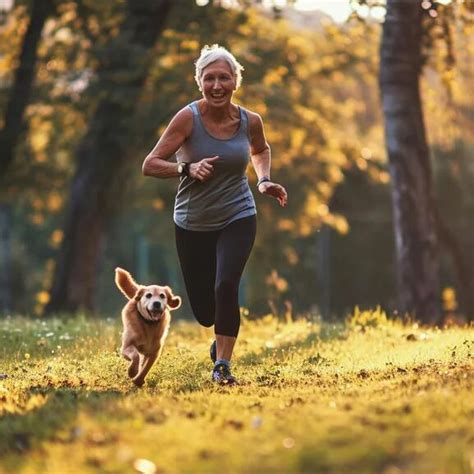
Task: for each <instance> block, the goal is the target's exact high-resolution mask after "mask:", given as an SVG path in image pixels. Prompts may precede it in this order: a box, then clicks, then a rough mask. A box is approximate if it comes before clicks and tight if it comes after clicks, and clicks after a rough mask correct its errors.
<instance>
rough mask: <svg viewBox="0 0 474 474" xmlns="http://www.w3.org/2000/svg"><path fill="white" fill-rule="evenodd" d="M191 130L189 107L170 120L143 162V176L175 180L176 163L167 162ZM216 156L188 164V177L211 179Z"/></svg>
mask: <svg viewBox="0 0 474 474" xmlns="http://www.w3.org/2000/svg"><path fill="white" fill-rule="evenodd" d="M192 129H193V112H192V110H191V109H190V108H189V107H185V108H184V109H181V110H180V111H179V112H178V113H177V114H176V115H175V116H174V117H173V119H172V120H171V122H170V123H169V125H168V127H167V128H166V130H165V131H164V133H163V135H162V136H161V138H160V139H159V140H158V143H157V144H156V145H155V147H154V148H153V150H151V152H150V153H149V154H148V156H147V157H146V158H145V161H144V162H143V166H142V171H143V174H144V175H145V176H153V177H155V178H176V177H178V176H180V174H179V172H178V163H170V162H169V161H168V160H169V159H170V158H171V156H172V155H173V154H174V153H176V151H177V150H179V148H180V147H181V145H182V144H183V143H184V141H185V140H186V139H187V138H188V137H189V136H190V135H191V132H192ZM218 159H219V157H218V156H213V157H209V158H204V159H202V160H201V161H198V162H197V163H190V165H189V170H188V172H189V176H190V177H191V178H193V179H197V180H199V181H207V180H208V179H210V178H211V177H212V173H213V171H214V167H213V165H212V163H213V162H214V161H216V160H218Z"/></svg>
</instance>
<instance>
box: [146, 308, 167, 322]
mask: <svg viewBox="0 0 474 474" xmlns="http://www.w3.org/2000/svg"><path fill="white" fill-rule="evenodd" d="M145 309H146V312H147V314H148V317H149V318H150V320H151V321H159V320H160V319H161V317H162V316H163V311H150V310H149V309H148V308H145Z"/></svg>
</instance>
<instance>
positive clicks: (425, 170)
mask: <svg viewBox="0 0 474 474" xmlns="http://www.w3.org/2000/svg"><path fill="white" fill-rule="evenodd" d="M422 14H423V11H422V8H421V5H420V3H419V2H404V1H403V2H401V1H400V0H388V2H387V13H386V19H385V23H384V26H383V35H382V43H381V50H380V56H381V59H380V76H379V80H380V92H381V97H382V103H383V111H384V115H385V136H386V145H387V151H388V157H389V162H390V164H389V167H390V174H391V180H392V198H393V211H394V226H395V242H396V254H397V282H398V291H399V299H400V310H401V312H403V313H410V314H413V315H415V316H416V317H417V318H419V319H420V320H421V321H423V322H425V323H437V322H438V321H439V315H440V310H439V304H438V298H439V246H438V235H437V226H436V206H435V202H434V194H433V184H432V173H431V164H430V154H429V150H428V145H427V140H426V134H425V126H424V122H423V113H422V105H421V98H420V84H419V79H420V73H421V70H422V57H421V45H422V41H421V40H422Z"/></svg>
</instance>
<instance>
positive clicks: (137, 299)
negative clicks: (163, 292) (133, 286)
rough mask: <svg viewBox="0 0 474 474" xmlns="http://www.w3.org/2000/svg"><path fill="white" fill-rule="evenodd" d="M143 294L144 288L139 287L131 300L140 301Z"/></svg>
mask: <svg viewBox="0 0 474 474" xmlns="http://www.w3.org/2000/svg"><path fill="white" fill-rule="evenodd" d="M143 293H145V288H143V287H141V288H138V290H137V292H136V293H135V296H134V297H133V299H134V300H135V301H140V300H141V298H142V296H143Z"/></svg>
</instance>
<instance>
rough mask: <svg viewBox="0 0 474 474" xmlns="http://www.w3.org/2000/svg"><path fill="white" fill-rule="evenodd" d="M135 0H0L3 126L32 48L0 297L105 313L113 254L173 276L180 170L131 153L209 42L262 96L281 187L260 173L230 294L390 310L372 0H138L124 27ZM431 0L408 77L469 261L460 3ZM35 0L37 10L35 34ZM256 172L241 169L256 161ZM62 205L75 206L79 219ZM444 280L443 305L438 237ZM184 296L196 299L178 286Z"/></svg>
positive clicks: (468, 157)
mask: <svg viewBox="0 0 474 474" xmlns="http://www.w3.org/2000/svg"><path fill="white" fill-rule="evenodd" d="M141 3H143V4H147V3H149V2H129V3H128V5H127V2H125V1H116V2H109V1H97V0H96V1H88V0H78V1H59V0H58V1H42V2H27V1H15V2H13V3H12V4H11V5H10V6H9V8H7V9H4V10H2V16H1V18H0V25H1V29H0V112H1V113H0V129H1V128H3V132H5V128H6V126H7V118H8V110H9V104H11V99H12V97H13V96H14V94H15V91H16V90H17V89H18V80H17V79H18V75H17V71H18V69H19V65H20V64H21V62H22V60H24V59H25V58H24V56H23V54H28V53H29V54H30V57H31V58H33V61H32V62H31V61H30V63H29V66H28V67H27V68H26V73H25V77H26V80H28V78H30V80H31V84H32V85H31V91H30V93H29V95H28V97H27V98H28V103H27V104H26V105H25V108H24V113H23V114H22V117H21V120H20V121H19V122H17V123H19V124H20V125H21V129H20V133H19V134H18V136H19V139H18V141H17V143H16V146H15V148H14V156H13V157H12V159H11V160H10V161H9V159H8V157H6V156H5V155H4V156H2V160H1V161H2V163H6V162H7V161H9V163H10V164H9V166H8V168H7V167H4V166H3V165H2V170H1V173H0V178H1V187H0V235H1V244H0V245H1V246H0V266H1V271H0V279H1V282H0V283H1V285H0V288H1V290H0V313H1V314H2V315H7V314H29V315H35V316H41V315H44V314H47V313H48V312H56V311H78V310H86V311H88V312H92V313H95V314H101V315H106V316H113V317H116V315H117V313H118V310H119V308H120V307H121V306H122V304H123V299H122V296H121V295H120V294H119V292H118V291H117V289H116V288H115V285H114V282H113V270H114V268H115V267H116V266H121V267H124V268H126V269H128V270H129V271H131V272H132V273H133V274H134V275H135V277H136V279H137V280H138V281H139V282H144V283H145V282H150V283H151V282H157V283H167V284H169V285H170V286H172V287H173V289H174V290H175V293H178V294H181V295H184V293H185V292H184V286H183V283H182V280H181V275H180V272H179V266H178V262H177V259H176V252H175V248H174V229H173V222H172V209H173V201H174V195H175V191H176V186H177V182H176V180H155V179H151V178H144V177H143V176H142V174H141V164H142V161H143V159H144V157H145V156H146V154H147V153H148V152H149V151H150V150H151V148H152V147H153V145H154V144H155V143H156V141H157V139H158V138H159V136H160V133H162V131H163V130H164V127H165V126H166V124H167V123H168V122H169V120H170V119H171V117H172V116H173V115H174V114H175V113H176V112H177V111H178V110H179V109H180V108H181V107H183V106H185V105H186V104H187V103H189V102H191V101H192V100H195V99H197V98H198V97H199V91H198V89H197V87H196V84H195V82H194V79H193V74H194V64H193V63H194V61H195V60H196V58H197V57H198V56H199V52H200V49H201V48H202V47H203V46H204V45H205V44H213V43H219V44H221V45H223V46H226V47H228V48H229V49H230V50H231V51H232V52H233V53H234V55H235V56H236V57H237V59H238V60H239V61H240V62H241V63H242V64H243V65H244V67H245V71H244V81H243V85H242V87H241V89H240V90H239V91H238V93H237V94H236V102H237V103H240V104H242V105H244V106H245V107H247V108H249V109H251V110H254V111H256V112H258V113H259V114H261V115H262V117H263V119H264V123H265V126H266V133H267V138H268V141H269V143H270V145H271V147H272V155H273V162H272V176H273V177H274V179H275V180H276V181H277V182H281V183H282V184H284V185H285V186H286V188H287V190H288V194H289V205H288V207H287V208H286V209H283V210H282V209H280V208H279V207H278V206H277V205H276V204H275V202H273V201H271V200H268V199H266V198H264V197H262V196H259V195H258V193H256V192H254V195H255V197H256V201H257V207H258V227H259V229H258V237H257V242H256V245H255V249H254V251H253V254H252V256H251V258H250V261H249V263H248V266H247V269H246V272H245V276H244V279H243V283H242V291H241V293H242V294H241V304H242V306H244V307H245V308H248V309H249V311H250V314H251V315H259V314H265V313H268V312H270V311H271V312H273V313H277V314H278V313H280V314H283V313H285V312H286V313H288V312H294V313H296V314H309V315H323V317H325V318H330V317H338V318H341V317H343V316H345V315H346V314H347V312H348V311H351V310H352V308H353V307H354V306H355V305H359V306H361V307H374V306H376V305H381V306H382V307H383V308H385V309H387V310H388V311H389V312H396V311H397V309H398V302H397V284H396V256H395V242H394V224H393V216H392V212H393V211H392V205H391V191H390V174H389V169H388V160H387V152H386V150H385V142H384V128H383V116H382V109H381V104H380V98H379V94H380V92H379V87H378V83H377V82H378V74H379V64H380V42H381V30H382V26H381V22H380V21H379V20H377V19H376V18H375V17H371V16H370V15H367V14H366V13H367V11H366V7H367V5H364V3H367V2H353V3H354V14H353V15H352V16H351V17H350V18H349V19H348V21H347V22H345V23H342V24H339V23H335V22H334V21H333V20H332V19H331V18H330V17H329V16H327V15H325V14H324V13H321V12H317V11H316V12H304V13H302V12H297V11H295V10H294V9H292V8H291V6H287V7H284V8H283V7H282V8H276V7H273V8H272V7H268V6H264V5H262V4H261V2H226V1H214V2H195V1H191V0H178V1H174V2H167V1H164V0H163V1H155V2H153V3H154V5H155V10H154V11H153V12H154V14H155V15H156V17H152V16H151V15H149V12H150V11H148V16H149V22H148V23H147V22H146V19H144V18H142V20H141V21H142V25H141V28H140V29H139V30H134V29H133V28H134V26H133V24H132V23H131V21H130V22H129V23H127V20H128V19H129V18H130V17H131V16H133V15H136V16H137V15H138V16H140V14H141V12H140V4H141ZM424 3H425V6H426V22H427V23H426V24H425V27H426V28H429V29H430V35H429V41H427V44H426V45H424V47H425V50H426V57H425V58H424V60H425V65H424V69H423V75H422V78H421V87H420V90H421V95H422V104H423V112H424V118H425V125H426V132H427V137H428V142H429V144H430V157H431V164H432V166H433V179H434V183H435V190H436V200H437V205H438V208H439V212H440V214H441V216H442V217H443V220H444V223H445V225H446V226H447V227H448V228H450V229H451V231H452V233H453V234H454V235H455V237H456V239H457V242H458V244H459V247H458V248H462V249H463V253H462V255H463V260H464V261H465V263H467V264H468V266H470V267H471V268H474V239H473V236H474V219H473V217H474V195H473V193H472V189H473V187H474V162H473V160H472V156H473V151H474V127H473V107H472V106H473V101H474V99H473V94H472V91H473V90H474V88H473V85H474V75H473V58H474V56H473V53H474V51H473V49H474V42H473V41H472V39H473V33H474V29H473V27H472V15H471V16H468V12H467V9H466V10H459V11H458V12H457V13H455V14H453V15H445V16H443V15H442V13H443V8H446V9H447V8H448V5H444V4H443V2H439V3H438V4H434V3H433V4H432V3H431V2H424ZM448 3H449V2H448ZM428 4H429V5H428ZM130 5H132V7H130ZM133 5H135V6H134V7H133ZM134 8H135V11H133V9H134ZM147 8H148V7H147ZM462 15H466V16H462ZM30 18H31V19H32V18H37V19H38V22H37V23H36V28H37V29H39V31H38V32H37V33H36V34H37V38H36V43H35V41H33V40H34V34H33V33H34V32H32V31H31V30H32V29H33V28H32V26H34V25H35V23H34V22H33V21H31V22H30ZM441 19H442V21H441ZM150 25H151V26H150ZM147 27H148V29H147ZM446 29H447V30H449V33H450V34H449V38H448V37H447V36H446ZM28 35H30V36H28ZM133 35H135V36H133ZM131 37H133V38H134V39H135V40H137V38H138V40H137V41H129V40H130V38H131ZM427 37H428V36H427ZM447 38H448V39H449V41H447ZM27 41H31V43H30V46H29V48H27V49H26V50H25V48H24V45H25V44H27ZM33 45H34V46H33ZM22 51H23V52H24V53H22ZM23 80H25V78H23ZM20 82H21V81H20ZM20 96H21V94H20ZM25 100H26V97H25ZM4 136H5V133H3V138H4ZM98 137H99V138H100V139H98ZM0 143H2V144H4V143H5V142H1V141H0ZM97 143H99V144H100V145H97ZM5 150H6V148H3V147H2V149H1V153H2V154H4V152H5ZM91 176H92V177H93V178H91ZM94 177H95V178H94ZM249 179H250V181H251V185H252V186H254V184H255V175H254V173H253V171H252V170H249ZM88 180H91V181H88ZM84 183H89V184H87V186H90V187H88V188H86V189H82V188H81V186H86V185H85V184H84ZM90 183H93V185H90ZM253 189H254V187H253ZM90 196H95V197H94V199H92V198H90V199H89V197H90ZM88 206H89V207H88ZM68 209H69V211H68ZM71 209H72V210H73V211H74V209H76V211H77V210H78V209H79V210H80V209H82V210H84V209H86V211H87V212H85V215H86V217H85V218H84V220H80V219H75V218H74V212H73V211H71ZM83 214H84V213H83ZM74 223H75V224H74ZM74 225H75V226H74ZM68 226H69V233H70V235H71V236H72V237H69V241H70V242H71V244H70V245H69V244H68V246H65V244H64V237H65V229H67V228H68ZM71 229H73V230H72V231H71ZM73 261H76V262H83V268H82V269H81V265H80V264H74V263H71V262H73ZM91 263H92V264H91ZM67 265H70V266H71V267H73V268H76V269H77V270H71V271H70V272H69V273H70V274H72V276H71V277H70V278H68V279H65V278H60V280H62V281H63V282H64V285H65V286H66V287H69V293H68V291H67V288H63V289H61V288H60V286H61V281H60V282H59V283H58V281H56V282H55V275H56V280H58V278H57V275H58V274H61V272H64V271H66V270H67V269H65V268H64V267H65V266H67ZM74 265H75V266H74ZM440 283H441V285H440V287H441V288H440V290H441V291H440V304H443V309H444V311H445V312H452V311H456V310H457V308H458V302H457V293H458V279H457V273H456V268H455V264H453V259H452V255H451V254H450V253H449V252H444V253H442V254H441V260H440ZM61 294H62V295H63V296H64V294H68V296H67V297H61ZM52 303H55V304H53V305H52ZM180 315H181V316H182V317H190V311H189V306H187V305H186V306H185V308H184V309H183V310H182V311H180Z"/></svg>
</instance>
